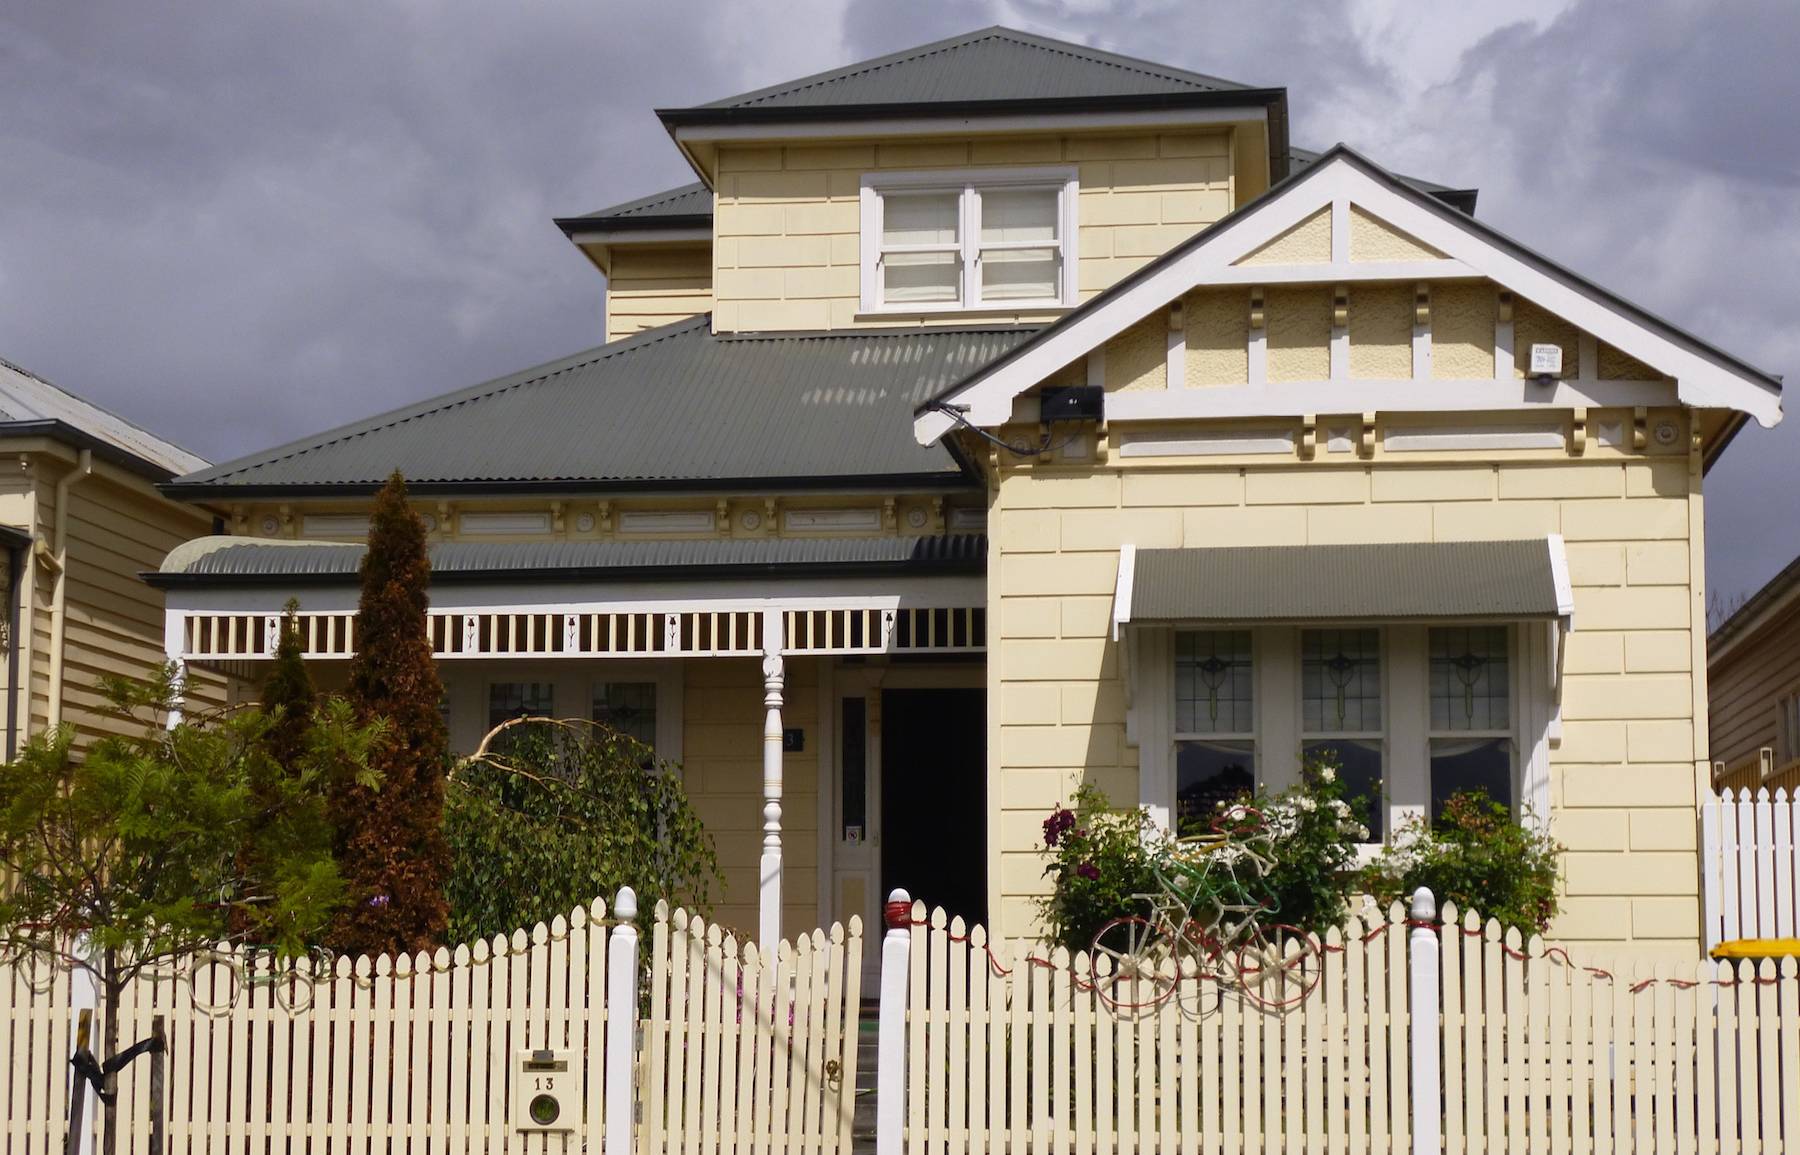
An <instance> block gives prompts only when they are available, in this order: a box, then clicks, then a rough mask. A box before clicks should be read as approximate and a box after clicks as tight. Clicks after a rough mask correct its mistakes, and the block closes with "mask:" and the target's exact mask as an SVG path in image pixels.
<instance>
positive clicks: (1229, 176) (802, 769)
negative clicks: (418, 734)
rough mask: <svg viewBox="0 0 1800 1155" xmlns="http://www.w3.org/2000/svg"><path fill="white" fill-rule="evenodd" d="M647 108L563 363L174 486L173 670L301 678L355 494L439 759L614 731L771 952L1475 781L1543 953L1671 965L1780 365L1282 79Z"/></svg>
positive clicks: (980, 48)
mask: <svg viewBox="0 0 1800 1155" xmlns="http://www.w3.org/2000/svg"><path fill="white" fill-rule="evenodd" d="M658 115H659V116H660V117H661V119H662V121H663V123H664V125H665V126H666V127H667V129H668V131H669V134H670V136H671V138H672V140H673V143H674V145H675V147H676V149H677V150H678V151H679V152H680V154H681V156H682V157H683V158H684V159H685V160H686V161H687V162H688V163H689V164H690V165H691V166H692V168H693V170H694V172H695V173H696V175H697V176H698V177H699V181H698V182H697V183H695V184H692V185H686V186H683V187H681V188H677V189H672V190H669V191H667V192H663V193H658V194H655V195H652V196H647V197H644V198H642V199H640V200H636V201H632V202H630V203H628V204H624V205H618V206H614V207H612V208H609V209H603V210H601V211H599V212H596V213H592V214H589V215H587V216H580V217H570V218H566V219H562V220H559V221H558V222H557V223H558V225H559V226H560V227H561V228H562V230H563V231H564V232H565V233H566V234H567V235H568V237H569V239H570V240H571V241H572V242H573V243H574V244H575V245H576V246H577V247H578V248H580V249H581V251H582V252H583V253H584V254H586V255H587V257H588V258H589V259H591V260H592V261H593V262H594V263H595V264H596V265H597V266H598V267H599V269H600V270H601V271H602V272H603V273H605V274H606V276H607V277H608V284H607V300H606V333H605V336H606V338H607V343H605V344H603V345H601V346H599V347H597V348H594V349H590V350H587V351H585V352H580V353H576V354H574V355H573V356H569V357H566V358H564V359H562V360H558V361H553V362H550V363H548V364H545V365H540V366H536V367H533V368H530V369H526V370H523V371H521V372H519V373H517V374H514V375H512V376H509V377H506V378H502V379H500V380H497V381H492V382H487V383H485V384H480V385H476V386H473V387H470V388H466V389H462V390H460V391H458V392H454V393H449V394H446V395H444V396H442V397H438V398H435V399H432V400H430V401H425V402H422V403H419V404H415V405H409V406H406V407H405V408H402V409H399V410H395V411H393V412H390V413H386V414H382V415H379V416H375V417H371V418H367V419H365V420H360V421H357V422H354V423H352V424H349V425H345V426H342V427H340V428H338V429H334V430H331V431H328V432H325V433H321V434H316V435H312V436H308V437H304V438H301V439H299V440H296V441H293V442H290V443H289V444H286V445H282V446H279V447H276V448H274V449H270V450H268V451H266V452H262V453H258V454H254V455H252V456H249V457H246V458H243V459H241V460H238V461H233V462H229V463H227V464H224V465H220V466H216V467H213V468H211V469H206V470H201V471H197V472H193V473H190V474H188V475H187V476H184V477H182V478H180V479H178V480H176V481H174V482H172V483H169V484H167V485H165V486H164V487H163V491H164V492H165V493H166V494H168V495H169V496H171V497H173V498H176V499H178V500H184V501H190V502H193V503H195V504H196V506H198V507H200V508H205V509H210V510H215V511H217V512H218V513H219V514H220V515H221V516H222V517H223V519H224V532H223V533H221V534H219V535H217V536H212V537H207V538H203V539H199V540H195V541H192V542H189V543H187V544H185V545H183V546H181V547H180V548H179V549H176V550H174V551H173V552H171V553H170V555H169V556H168V558H167V559H166V560H165V561H164V562H163V563H162V566H161V568H160V570H159V571H158V572H157V573H155V574H152V575H150V580H151V581H152V583H153V584H154V585H156V586H157V587H158V588H160V589H162V590H164V591H166V593H167V596H168V602H169V626H168V638H169V639H170V651H169V654H170V657H171V658H172V659H175V660H178V661H181V662H183V663H185V664H186V665H187V667H188V668H190V669H208V670H213V671H218V672H222V673H226V674H250V673H253V672H254V671H255V669H256V668H257V666H258V665H259V663H262V662H264V661H266V660H267V658H268V656H269V654H270V651H271V649H272V641H273V639H274V637H275V630H276V621H277V616H278V614H279V612H280V609H281V606H282V604H283V603H284V602H285V601H286V600H287V599H288V598H289V597H298V598H299V599H300V601H301V603H302V606H303V607H304V611H305V616H306V625H305V630H306V634H305V637H306V642H307V647H308V652H309V654H310V655H311V657H312V658H313V659H314V661H315V666H314V668H315V670H318V671H320V673H321V676H322V677H325V678H327V679H328V678H329V677H331V676H332V674H331V671H332V670H333V669H341V667H342V664H343V662H344V659H345V658H346V657H347V655H349V654H350V653H351V652H352V651H353V649H354V646H355V635H354V623H353V620H352V618H353V611H354V606H355V598H356V589H355V571H356V566H357V563H358V559H359V557H360V555H361V551H362V547H361V546H360V545H359V544H357V542H358V539H359V538H360V537H361V536H362V535H363V534H364V531H365V527H366V518H367V511H368V505H369V501H370V497H371V495H372V494H373V492H374V491H375V490H376V488H377V487H378V486H379V485H380V484H381V482H382V481H383V479H384V478H385V477H386V475H387V474H388V472H389V471H390V470H393V469H396V468H398V469H400V470H402V471H403V472H404V473H405V475H406V476H407V478H408V480H409V482H410V485H411V492H412V494H413V496H414V498H415V499H416V501H417V508H418V510H419V512H420V514H421V515H422V516H423V518H424V519H425V523H426V525H427V527H428V528H429V530H430V535H431V543H432V544H431V549H432V557H433V565H434V576H433V589H432V609H431V630H432V637H433V640H434V647H435V649H436V652H437V654H438V657H439V658H440V660H441V663H442V669H443V672H444V679H445V683H446V686H447V687H448V701H447V703H446V707H445V709H446V711H447V713H448V718H449V724H450V729H451V733H452V738H453V742H454V743H455V744H456V745H457V746H458V747H460V748H462V749H470V748H472V747H473V746H474V745H475V744H476V743H477V741H478V740H479V739H480V737H481V735H482V734H483V733H484V732H485V731H486V730H487V729H488V728H489V727H490V726H491V725H493V724H495V723H497V722H499V721H501V720H504V719H505V718H508V717H511V716H515V715H518V714H521V713H544V714H556V715H563V716H568V715H580V716H591V717H595V718H601V719H605V720H609V721H613V722H615V723H616V724H619V725H621V726H622V727H624V728H626V729H628V730H631V731H632V732H634V733H636V734H638V735H640V736H641V737H643V738H644V739H646V740H647V741H650V742H652V743H653V744H654V745H655V746H656V748H657V749H658V751H659V752H660V753H662V754H663V755H665V756H668V757H670V758H673V759H675V760H677V761H679V762H680V763H681V764H682V766H683V767H684V770H683V772H684V774H685V776H686V785H687V787H688V789H689V791H690V792H691V794H692V796H693V798H694V802H695V805H696V807H697V808H698V810H699V812H700V814H701V816H702V817H703V818H704V820H705V821H706V823H707V825H708V826H709V828H710V829H711V830H712V831H713V833H714V834H715V835H716V837H717V839H718V846H719V851H720V855H721V858H722V860H723V864H724V869H725V876H726V881H727V885H728V893H727V894H726V896H725V900H724V903H723V905H722V907H721V908H720V910H719V914H720V916H721V918H722V920H723V921H724V922H725V923H727V924H730V925H737V926H741V927H746V928H748V927H752V926H754V927H756V928H757V929H758V932H759V933H760V935H761V936H762V937H763V938H764V939H765V940H767V939H770V938H773V937H776V936H778V935H780V934H782V933H783V932H786V931H793V930H797V929H803V928H808V927H812V926H815V925H818V924H820V923H821V922H822V921H829V920H831V919H834V918H845V917H848V916H851V915H860V916H861V917H862V918H863V920H864V921H865V923H873V922H874V921H875V919H876V918H877V915H878V913H879V903H880V900H881V896H882V895H883V894H885V892H886V891H887V890H888V888H890V887H893V886H900V885H904V886H906V887H908V888H909V889H910V890H911V891H912V893H913V894H914V895H915V896H920V897H923V898H925V899H927V900H929V901H931V902H933V903H939V904H943V905H945V906H947V907H949V908H950V909H952V910H953V911H956V912H958V913H961V914H963V915H965V916H967V917H969V918H972V919H983V920H988V921H989V922H990V923H991V925H993V926H994V927H995V928H996V930H997V931H998V932H999V933H1000V934H1003V935H1006V936H1020V935H1029V934H1032V933H1034V932H1035V930H1036V927H1037V920H1036V913H1035V905H1034V900H1035V898H1036V897H1037V896H1039V895H1040V894H1041V893H1043V892H1044V890H1045V888H1046V882H1045V879H1044V877H1043V859H1042V857H1041V854H1040V847H1041V822H1042V820H1043V818H1044V817H1045V815H1046V813H1047V812H1048V811H1049V810H1050V808H1051V807H1053V806H1054V805H1055V804H1057V803H1059V802H1065V801H1067V800H1068V799H1069V798H1070V795H1071V794H1072V792H1073V791H1074V790H1075V788H1076V787H1077V786H1078V785H1079V784H1080V783H1082V782H1084V781H1086V782H1091V783H1094V784H1097V785H1099V786H1101V787H1103V788H1104V789H1105V790H1106V791H1107V792H1108V793H1109V794H1110V796H1111V797H1112V798H1113V799H1114V800H1116V801H1119V802H1134V803H1141V804H1142V805H1144V806H1146V807H1148V808H1149V809H1150V810H1151V812H1152V813H1153V814H1155V815H1156V816H1157V818H1158V819H1159V820H1160V821H1162V822H1164V823H1167V824H1169V825H1172V826H1177V827H1179V826H1182V825H1183V824H1186V823H1191V822H1194V821H1197V820H1201V821H1203V820H1204V818H1205V815H1206V814H1207V811H1208V806H1209V803H1210V801H1211V800H1212V799H1215V798H1217V797H1219V796H1220V794H1221V793H1222V792H1226V791H1229V790H1231V789H1234V788H1237V787H1240V786H1243V785H1248V784H1250V783H1252V782H1257V783H1262V784H1264V785H1267V786H1269V787H1272V788H1278V787H1280V786H1282V785H1284V784H1286V783H1289V782H1292V781H1294V779H1295V777H1296V775H1297V774H1298V772H1299V769H1300V766H1301V764H1302V759H1303V757H1304V756H1306V755H1308V754H1310V753H1315V752H1329V753H1332V754H1334V755H1335V756H1336V757H1337V758H1338V759H1339V760H1340V761H1341V762H1342V764H1343V766H1344V769H1345V772H1346V774H1347V775H1348V776H1349V777H1350V778H1351V779H1352V781H1353V782H1354V783H1356V784H1357V785H1358V786H1359V788H1362V789H1366V790H1368V791H1371V792H1373V793H1374V794H1375V795H1376V796H1377V797H1378V806H1377V809H1376V812H1375V813H1374V814H1373V815H1372V817H1373V818H1374V822H1373V825H1374V827H1375V834H1374V836H1373V837H1374V838H1380V837H1384V836H1386V835H1388V834H1390V833H1391V832H1392V831H1394V830H1395V829H1396V827H1397V826H1398V825H1399V824H1400V823H1401V822H1402V821H1403V820H1404V819H1406V818H1407V817H1408V816H1412V815H1421V814H1427V813H1429V812H1430V811H1431V809H1432V807H1433V806H1434V805H1436V804H1437V803H1439V802H1441V801H1442V800H1443V799H1444V798H1445V797H1446V796H1447V795H1448V794H1449V793H1450V792H1451V791H1453V790H1456V789H1460V788H1465V787H1470V786H1483V787H1486V788H1488V789H1490V790H1491V791H1492V792H1493V793H1495V794H1496V795H1497V796H1499V797H1501V798H1503V799H1504V800H1506V801H1507V802H1508V803H1509V804H1510V805H1512V806H1513V807H1515V808H1516V809H1517V810H1518V811H1520V812H1522V813H1528V814H1529V815H1530V816H1531V820H1533V821H1536V822H1546V823H1548V824H1549V826H1550V828H1551V829H1552V830H1553V831H1554V833H1555V835H1556V836H1557V837H1558V838H1560V839H1561V840H1562V841H1563V842H1564V843H1565V844H1566V845H1567V846H1568V848H1569V852H1568V855H1567V859H1566V891H1567V893H1566V896H1565V898H1564V902H1563V913H1562V914H1561V916H1560V917H1559V919H1558V920H1557V923H1556V925H1555V927H1554V928H1553V932H1554V933H1555V934H1556V935H1557V936H1559V937H1560V938H1562V939H1565V940H1570V941H1576V942H1582V943H1590V944H1592V943H1608V944H1612V945H1615V946H1616V945H1621V944H1629V948H1630V949H1632V950H1634V951H1638V952H1642V953H1647V954H1660V955H1666V956H1685V957H1689V958H1691V957H1693V956H1694V955H1695V954H1696V952H1697V950H1698V944H1699V940H1700V926H1699V924H1700V915H1699V909H1698V905H1699V904H1698V880H1697V875H1698V871H1697V865H1696V864H1697V855H1696V849H1695V844H1696V836H1695V824H1696V809H1695V808H1696V802H1697V799H1698V797H1699V795H1700V792H1701V791H1702V790H1703V789H1704V788H1705V786H1706V782H1707V772H1708V767H1709V765H1710V760H1711V750H1710V747H1709V743H1708V737H1707V727H1706V722H1707V713H1706V701H1707V697H1706V677H1705V672H1706V671H1705V660H1704V659H1705V654H1706V648H1705V647H1706V640H1705V631H1704V614H1703V607H1704V605H1705V592H1706V591H1705V583H1704V575H1703V570H1702V557H1703V554H1702V549H1701V540H1702V533H1703V524H1704V519H1703V505H1702V482H1703V478H1704V475H1705V472H1706V469H1707V467H1708V466H1709V465H1710V463H1711V462H1712V461H1714V460H1715V459H1716V458H1717V456H1718V455H1719V454H1720V453H1721V452H1722V451H1723V450H1724V448H1725V447H1726V445H1727V444H1728V443H1729V442H1730V440H1731V438H1732V436H1733V435H1734V433H1735V432H1736V431H1737V430H1738V429H1739V428H1740V427H1741V425H1742V424H1743V423H1744V422H1745V421H1746V420H1756V421H1758V422H1760V423H1761V424H1764V425H1772V424H1774V423H1775V422H1776V421H1778V420H1779V419H1780V416H1781V408H1780V386H1779V383H1778V381H1777V379H1776V378H1774V377H1772V376H1770V375H1769V374H1767V373H1765V372H1763V371H1761V370H1759V369H1757V368H1755V367H1753V366H1750V365H1748V364H1746V363H1744V362H1743V361H1742V360H1740V359H1738V358H1736V357H1734V356H1732V355H1731V354H1729V353H1727V352H1725V351H1722V350H1720V349H1718V348H1715V347H1714V346H1712V345H1710V344H1708V343H1707V342H1706V341H1704V340H1703V339H1702V338H1700V337H1697V336H1695V335H1692V334H1689V333H1686V332H1683V331H1682V330H1680V329H1679V328H1677V327H1675V326H1674V325H1672V324H1670V323H1668V322H1667V321H1664V320H1661V319H1659V318H1657V317H1655V316H1652V315H1651V314H1649V313H1647V312H1645V311H1644V310H1642V309H1640V308H1638V307H1636V306H1633V305H1632V304H1630V303H1629V302H1627V301H1625V300H1623V299H1622V298H1620V297H1619V296H1616V295H1615V294H1613V293H1612V292H1610V291H1608V290H1607V289H1605V288H1602V287H1601V286H1599V285H1596V284H1594V283H1593V282H1591V281H1588V280H1586V279H1584V278H1582V277H1581V276H1579V275H1578V274H1576V273H1574V272H1572V271H1570V270H1568V269H1565V268H1563V267H1561V266H1559V265H1557V264H1555V263H1554V262H1552V261H1551V260H1550V259H1549V258H1547V257H1545V256H1542V255H1539V254H1538V253H1535V252H1533V251H1532V250H1530V249H1528V248H1526V247H1525V246H1524V245H1522V244H1520V243H1519V242H1517V241H1515V240H1512V239H1510V238H1508V237H1506V236H1503V235H1501V234H1499V233H1497V232H1495V231H1494V230H1493V229H1491V228H1488V227H1487V226H1486V225H1484V224H1482V223H1481V221H1480V220H1479V219H1477V218H1476V217H1475V216H1474V215H1473V210H1474V207H1475V199H1476V198H1475V193H1474V191H1472V190H1468V189H1455V188H1449V187H1444V186H1441V185H1436V184H1432V183H1429V182H1425V181H1422V180H1418V179H1413V178H1409V177H1402V176H1398V175H1396V174H1394V173H1391V172H1388V171H1386V170H1385V169H1383V168H1382V167H1380V166H1379V165H1377V164H1376V163H1374V162H1373V161H1371V160H1369V159H1367V158H1365V157H1363V156H1361V155H1359V154H1358V153H1356V152H1354V151H1351V150H1350V149H1348V148H1345V147H1342V146H1339V147H1336V148H1332V149H1330V150H1328V151H1325V152H1323V153H1311V152H1305V151H1302V150H1300V149H1298V148H1294V147H1292V146H1291V145H1290V144H1289V141H1288V136H1287V134H1288V114H1287V94H1286V91H1285V90H1284V89H1281V88H1254V87H1246V86H1244V85H1240V84H1236V83H1233V82H1231V81H1226V80H1221V79H1218V78H1216V77H1210V76H1204V75H1200V74H1197V73H1193V72H1188V71H1184V70H1182V69H1178V68H1173V67H1168V66H1164V65H1159V64H1154V63H1149V62H1145V61H1141V60H1134V59H1129V58H1126V57H1121V56H1117V55H1114V54H1111V53H1107V52H1101V51H1097V50H1094V49H1090V48H1086V47H1083V46H1081V45H1077V44H1070V43H1064V42H1060V41H1055V40H1048V39H1045V38H1043V37H1039V36H1034V35H1028V34H1025V33H1019V32H1014V31H1010V30H1007V29H1004V28H992V29H987V30H984V31H980V32H975V33H972V34H969V35H966V36H959V37H956V38H953V39H950V40H946V41H942V42H939V43H935V44H930V45H926V46H923V47H920V48H916V49H911V50H908V51H905V52H900V53H896V54H894V55H891V56H887V57H883V58H880V59H878V60H872V61H864V62H861V63H858V64H854V65H851V66H849V67H846V68H843V69H838V70H835V71H832V72H827V73H823V74H820V75H817V76H812V77H807V78H805V79H803V80H799V81H794V82H790V83H786V84H779V85H774V86H772V87H769V88H766V89H762V90H759V91H756V92H750V93H745V94H742V95H739V96H734V97H729V98H726V99H724V100H719V101H715V102H713V103H711V104H706V105H700V106H696V107H691V108H679V109H666V110H662V111H661V112H659V114H658ZM1547 195H1548V194H1547ZM1546 207H1547V208H1548V207H1550V206H1549V205H1546ZM870 953H871V957H873V955H874V954H875V952H870Z"/></svg>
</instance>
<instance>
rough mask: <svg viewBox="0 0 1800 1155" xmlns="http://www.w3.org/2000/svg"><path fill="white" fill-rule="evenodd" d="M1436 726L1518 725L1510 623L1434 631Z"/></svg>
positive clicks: (1497, 727) (1490, 728)
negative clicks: (1508, 636)
mask: <svg viewBox="0 0 1800 1155" xmlns="http://www.w3.org/2000/svg"><path fill="white" fill-rule="evenodd" d="M1430 646H1431V729H1432V731H1433V732H1437V731H1442V730H1450V731H1456V730H1470V731H1476V732H1479V731H1483V730H1487V731H1494V730H1511V729H1512V724H1513V723H1512V671H1511V666H1510V662H1509V657H1510V655H1509V653H1508V649H1509V647H1508V645H1507V631H1506V627H1505V626H1446V627H1440V628H1437V629H1433V630H1432V631H1431V642H1430Z"/></svg>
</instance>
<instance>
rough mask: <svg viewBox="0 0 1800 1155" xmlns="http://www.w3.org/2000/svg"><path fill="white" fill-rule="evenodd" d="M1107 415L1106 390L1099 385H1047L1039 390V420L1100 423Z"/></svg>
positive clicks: (1046, 423) (1048, 422)
mask: <svg viewBox="0 0 1800 1155" xmlns="http://www.w3.org/2000/svg"><path fill="white" fill-rule="evenodd" d="M1105 415H1106V390H1104V389H1102V388H1100V386H1098V385H1046V386H1044V387H1043V388H1042V389H1040V390H1038V420H1039V421H1041V422H1043V423H1044V424H1045V425H1049V424H1050V423H1051V422H1054V421H1099V420H1101V419H1102V418H1103V417H1104V416H1105Z"/></svg>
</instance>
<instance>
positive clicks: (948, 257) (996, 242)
mask: <svg viewBox="0 0 1800 1155" xmlns="http://www.w3.org/2000/svg"><path fill="white" fill-rule="evenodd" d="M1075 205H1076V180H1075V175H1074V173H1073V171H1072V170H1065V169H1023V170H997V171H994V172H988V173H966V174H959V173H880V174H874V175H871V176H868V177H865V178H864V180H863V186H862V302H861V303H862V309H863V311H865V312H874V313H880V312H886V313H908V312H935V311H940V310H959V309H979V308H988V309H997V308H1004V309H1012V308H1020V309H1032V308H1062V307H1064V306H1068V305H1073V304H1074V303H1075V294H1076V278H1075V273H1076V270H1075V263H1076V262H1075V235H1076V233H1075Z"/></svg>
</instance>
